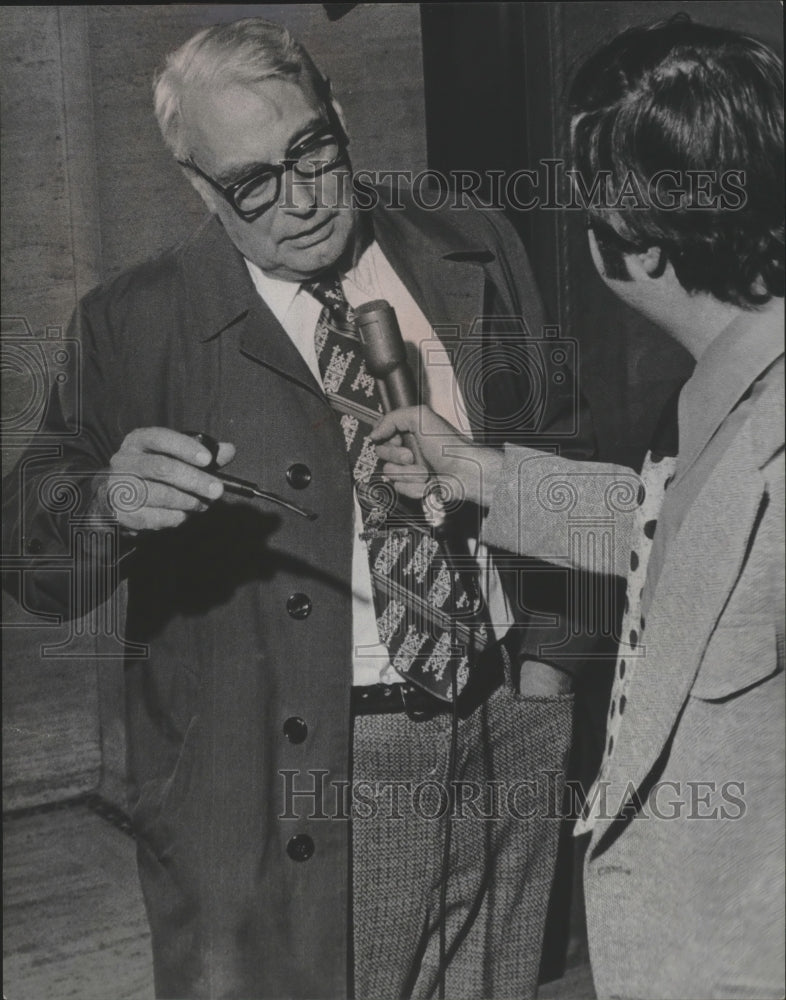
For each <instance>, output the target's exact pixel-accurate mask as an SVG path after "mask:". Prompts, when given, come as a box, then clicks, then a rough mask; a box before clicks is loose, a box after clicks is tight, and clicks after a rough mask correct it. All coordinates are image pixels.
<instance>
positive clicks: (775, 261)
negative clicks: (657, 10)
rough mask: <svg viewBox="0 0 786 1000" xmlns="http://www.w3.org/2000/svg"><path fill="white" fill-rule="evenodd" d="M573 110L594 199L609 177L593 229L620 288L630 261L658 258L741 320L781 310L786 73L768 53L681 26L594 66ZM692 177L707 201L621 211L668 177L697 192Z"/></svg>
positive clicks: (683, 19)
mask: <svg viewBox="0 0 786 1000" xmlns="http://www.w3.org/2000/svg"><path fill="white" fill-rule="evenodd" d="M569 103H570V108H571V113H572V116H573V123H572V145H573V159H574V167H575V169H576V170H577V171H578V173H579V174H580V175H581V177H582V179H583V181H584V184H585V185H586V186H587V187H591V183H592V180H593V179H594V178H598V177H599V176H601V175H602V174H603V173H604V172H605V174H606V175H607V183H608V189H607V194H610V196H611V197H610V198H607V199H606V200H605V201H604V202H603V203H602V204H601V203H599V204H597V205H596V204H594V201H593V203H592V205H591V206H590V212H589V217H588V225H589V226H590V228H592V229H593V230H594V232H595V234H596V239H597V241H598V246H599V248H600V250H601V252H602V254H603V259H604V263H605V262H607V261H608V262H610V263H611V264H612V267H613V270H614V271H615V275H614V276H617V277H621V276H623V275H622V274H621V273H620V269H621V271H622V272H624V276H625V277H627V271H626V269H625V266H624V261H623V260H622V254H623V252H628V253H630V252H634V251H636V250H641V249H644V248H646V247H651V246H658V247H660V248H661V251H662V255H663V260H664V265H663V266H665V260H669V261H671V263H672V265H673V267H674V271H675V274H676V276H677V278H678V280H679V281H680V283H681V285H682V286H683V287H684V288H685V289H686V290H688V291H703V292H709V293H710V294H712V295H714V296H715V297H716V298H717V299H719V300H721V301H724V302H732V303H734V304H735V305H738V306H742V307H743V308H751V307H754V306H756V305H760V304H762V303H764V302H767V301H768V300H769V299H770V298H771V297H772V296H783V293H784V194H783V192H784V177H783V169H784V162H783V63H782V62H781V61H780V59H778V57H777V56H776V55H775V54H774V53H773V52H772V51H771V50H770V49H768V48H767V47H766V46H765V45H763V44H762V43H761V42H758V41H756V40H755V39H753V38H749V37H748V36H746V35H742V34H739V33H738V32H735V31H730V30H727V29H725V28H715V27H709V26H707V25H703V24H697V23H695V22H693V21H692V20H691V19H690V18H689V17H688V16H687V15H684V14H681V15H677V16H676V17H674V18H671V19H670V20H668V21H660V22H658V23H657V24H653V25H651V26H649V27H644V28H632V29H630V30H628V31H625V32H623V33H622V34H621V35H619V36H617V37H616V38H615V39H614V40H613V41H611V42H609V43H608V44H607V45H605V46H604V47H603V48H601V49H600V50H599V51H598V52H596V53H595V54H594V55H593V56H591V57H590V58H589V59H588V61H587V62H586V63H584V65H583V66H582V67H581V68H580V69H579V71H578V72H577V74H576V76H575V78H574V80H573V82H572V85H571V88H570V94H569ZM689 171H701V172H706V173H707V174H708V175H709V176H710V177H711V182H707V183H705V184H704V190H703V192H702V193H701V194H698V195H697V192H696V191H695V190H693V191H691V190H682V191H681V192H680V198H679V199H676V198H672V199H671V200H670V202H669V204H666V205H664V201H666V199H662V198H656V199H654V202H655V203H653V199H651V198H648V199H646V201H647V203H646V205H642V204H640V203H639V204H636V203H635V198H633V199H631V198H630V197H628V198H625V197H620V196H621V195H624V194H625V192H626V191H627V192H628V193H629V192H630V191H631V185H632V184H633V185H634V186H635V189H636V190H639V191H644V192H647V191H649V190H650V185H651V183H652V181H653V178H657V177H661V178H664V177H665V179H667V180H670V181H671V182H675V181H681V182H683V187H685V184H684V182H685V181H686V180H690V178H691V176H692V175H691V174H690V173H688V172H689ZM664 172H667V173H665V174H664ZM694 176H695V175H694ZM729 178H732V179H733V178H736V192H735V190H734V185H732V184H731V183H730V184H729V186H728V187H724V184H725V182H726V181H728V180H729ZM690 187H691V185H690V184H688V185H687V188H688V189H690ZM729 195H732V196H733V197H728V196H729ZM632 201H633V202H634V204H631V202H632ZM672 203H673V204H674V207H672Z"/></svg>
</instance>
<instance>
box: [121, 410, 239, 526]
mask: <svg viewBox="0 0 786 1000" xmlns="http://www.w3.org/2000/svg"><path fill="white" fill-rule="evenodd" d="M234 457H235V446H234V445H233V444H229V443H227V442H225V441H223V442H221V443H220V445H219V449H218V455H217V458H216V461H217V463H218V465H219V466H223V465H226V464H227V462H230V461H231V460H232V459H233V458H234ZM210 463H211V455H210V452H209V451H208V450H207V449H206V448H205V447H204V445H202V444H200V443H199V442H198V441H196V440H195V439H194V438H193V437H190V436H189V435H188V434H181V433H180V432H178V431H173V430H169V429H168V428H166V427H141V428H138V429H137V430H133V431H131V433H130V434H127V435H126V437H125V438H124V439H123V443H122V444H121V446H120V449H119V450H118V451H117V452H116V453H115V454H114V455H113V456H112V458H111V459H110V462H109V466H110V470H109V471H110V474H109V484H110V488H109V489H108V490H107V498H108V499H109V502H110V503H111V495H112V489H111V484H112V483H113V482H114V483H118V482H120V481H121V480H122V477H124V476H125V477H128V479H129V483H130V482H131V477H134V478H135V479H136V480H138V481H141V491H140V492H141V496H140V497H139V500H141V504H140V505H139V506H137V507H135V509H133V510H131V509H121V506H120V504H115V505H114V508H113V509H114V511H115V513H116V515H117V520H118V522H119V523H120V524H121V525H122V526H123V527H124V528H126V529H128V530H129V531H132V532H137V531H159V530H161V529H162V528H174V527H177V525H179V524H182V523H183V521H185V519H186V517H187V516H188V515H189V514H193V513H198V512H200V511H204V510H207V507H208V505H209V504H210V503H211V502H212V501H214V500H217V499H218V498H219V497H220V496H221V495H222V493H223V492H224V486H223V484H222V482H221V481H220V480H219V479H216V477H215V476H212V475H210V473H208V472H205V471H203V468H204V466H207V465H210ZM124 506H125V505H124ZM127 506H128V507H131V506H133V505H132V504H129V505H127Z"/></svg>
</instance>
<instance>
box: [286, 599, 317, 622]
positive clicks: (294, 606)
mask: <svg viewBox="0 0 786 1000" xmlns="http://www.w3.org/2000/svg"><path fill="white" fill-rule="evenodd" d="M311 608H312V604H311V598H310V597H309V596H308V594H290V595H289V598H288V600H287V614H288V615H289V617H290V618H297V619H298V620H300V619H302V618H308V616H309V615H310V614H311Z"/></svg>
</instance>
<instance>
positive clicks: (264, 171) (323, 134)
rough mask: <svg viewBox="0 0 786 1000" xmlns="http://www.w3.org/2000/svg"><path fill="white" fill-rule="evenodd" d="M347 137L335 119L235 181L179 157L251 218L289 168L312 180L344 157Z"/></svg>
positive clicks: (273, 195) (270, 200)
mask: <svg viewBox="0 0 786 1000" xmlns="http://www.w3.org/2000/svg"><path fill="white" fill-rule="evenodd" d="M348 146H349V140H348V139H347V136H346V134H345V133H344V130H343V129H342V128H341V126H340V124H339V123H338V121H335V122H334V124H332V125H330V126H327V127H325V128H324V129H320V130H319V131H318V132H315V133H313V134H312V135H309V136H308V137H307V138H305V139H303V140H301V141H300V142H299V143H297V144H296V145H295V146H294V147H293V148H292V149H291V150H290V151H289V152H288V153H287V155H286V157H285V158H284V159H283V160H282V161H281V163H279V164H265V165H260V166H259V167H256V168H255V169H254V170H252V171H251V172H250V173H248V174H246V176H245V177H241V178H240V180H239V181H235V183H234V184H228V185H226V186H225V185H223V184H219V183H218V181H217V180H214V178H212V177H211V176H210V175H209V174H206V173H205V172H204V170H201V169H200V168H199V167H198V166H197V165H196V163H194V161H193V160H190V159H189V160H178V161H177V162H178V163H179V164H180V166H181V167H186V168H187V169H188V170H193V171H194V173H195V174H199V176H200V177H201V178H203V179H204V180H206V181H207V182H208V184H210V186H211V187H213V188H215V190H216V191H218V193H219V194H220V195H221V196H222V197H223V198H224V199H226V201H227V202H229V204H230V205H231V206H232V208H233V209H234V210H235V212H237V214H238V215H239V216H240V218H241V219H243V220H245V221H246V222H253V221H254V219H258V218H259V216H260V215H262V213H263V212H266V211H267V210H268V209H269V208H270V207H271V205H274V204H275V203H276V202H277V201H278V199H279V196H280V195H281V178H282V177H283V176H284V174H285V173H286V172H287V171H288V170H292V171H293V172H294V173H295V174H296V175H297V176H298V177H301V178H303V180H314V179H315V178H317V177H320V176H321V175H322V174H324V173H327V171H328V170H333V169H334V168H335V167H337V166H339V164H341V163H343V162H345V161H346V158H347V147H348Z"/></svg>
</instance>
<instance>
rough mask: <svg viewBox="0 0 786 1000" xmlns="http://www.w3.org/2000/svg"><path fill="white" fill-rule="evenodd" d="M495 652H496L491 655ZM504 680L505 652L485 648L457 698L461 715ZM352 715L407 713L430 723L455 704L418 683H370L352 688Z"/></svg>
mask: <svg viewBox="0 0 786 1000" xmlns="http://www.w3.org/2000/svg"><path fill="white" fill-rule="evenodd" d="M489 652H492V653H494V654H496V655H488V654H489ZM504 681H505V666H504V662H503V654H502V652H501V649H500V648H499V647H495V649H494V650H491V651H488V650H487V651H486V653H485V654H484V655H483V657H482V659H481V662H480V663H478V664H476V666H475V668H474V669H473V670H472V672H471V674H470V677H469V680H468V681H467V684H466V686H465V687H464V690H463V691H462V692H461V694H460V695H459V698H458V705H457V708H458V714H459V716H460V718H462V719H466V718H467V717H468V716H470V715H471V714H472V713H473V712H474V711H475V710H476V709H477V708H479V707H480V706H481V705H482V704H483V703H484V702H485V701H486V700H487V699H488V697H489V696H490V695H491V694H492V693H493V692H494V691H496V690H497V688H498V687H501V686H502V684H503V683H504ZM351 705H352V714H353V715H387V714H395V713H397V712H406V714H407V715H408V716H409V718H410V719H412V720H413V721H414V722H427V721H428V720H429V719H433V718H434V716H435V715H443V714H446V715H449V714H450V713H451V711H452V703H451V702H447V701H442V700H441V699H440V698H435V697H434V695H432V694H430V693H429V692H428V691H425V690H424V689H423V688H420V687H418V686H417V685H416V684H412V683H410V682H405V683H402V684H367V685H363V686H361V687H353V688H352V702H351Z"/></svg>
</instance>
